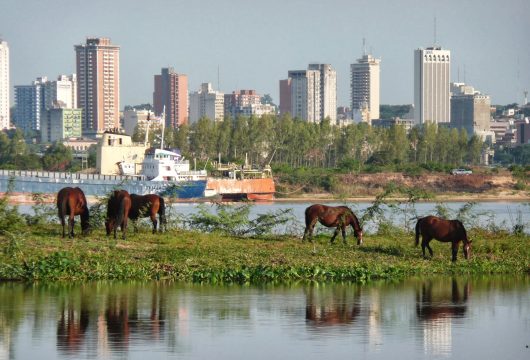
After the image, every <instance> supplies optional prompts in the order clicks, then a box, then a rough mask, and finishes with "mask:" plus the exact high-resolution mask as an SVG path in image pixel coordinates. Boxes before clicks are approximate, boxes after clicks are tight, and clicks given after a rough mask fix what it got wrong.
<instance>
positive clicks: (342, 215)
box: [302, 204, 363, 245]
mask: <svg viewBox="0 0 530 360" xmlns="http://www.w3.org/2000/svg"><path fill="white" fill-rule="evenodd" d="M317 221H319V222H320V223H321V224H322V225H324V226H327V227H335V228H336V229H335V232H334V233H333V237H332V238H331V243H333V241H335V237H336V236H337V234H338V233H339V230H341V231H342V240H343V241H344V243H346V228H347V227H348V225H351V227H352V228H353V234H354V235H355V237H356V238H357V245H361V244H362V243H363V229H362V228H361V226H360V225H359V220H358V219H357V216H355V214H354V213H353V211H351V210H350V208H348V207H347V206H326V205H320V204H315V205H311V206H310V207H308V208H307V209H305V231H304V237H303V238H302V241H304V240H305V239H306V237H308V236H309V241H312V240H311V238H312V236H313V229H314V227H315V225H316V223H317Z"/></svg>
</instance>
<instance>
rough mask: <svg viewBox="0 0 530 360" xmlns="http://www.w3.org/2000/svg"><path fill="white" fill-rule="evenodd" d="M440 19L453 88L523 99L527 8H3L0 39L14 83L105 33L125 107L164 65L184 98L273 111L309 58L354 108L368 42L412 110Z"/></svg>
mask: <svg viewBox="0 0 530 360" xmlns="http://www.w3.org/2000/svg"><path fill="white" fill-rule="evenodd" d="M435 18H436V43H437V45H440V46H442V47H443V48H444V49H449V50H451V56H452V61H451V76H452V81H458V80H460V81H461V82H463V81H464V80H465V82H466V83H468V84H470V85H472V86H474V87H475V88H476V89H477V90H479V91H481V92H482V93H486V94H489V95H490V96H491V98H492V103H493V104H508V103H514V102H517V103H522V102H523V91H524V90H527V89H528V90H530V21H529V18H530V1H528V0H503V1H501V0H443V1H441V0H438V1H435V0H321V1H312V0H305V1H304V0H268V1H263V0H262V1H254V0H196V1H192V0H187V1H181V0H149V1H145V0H144V1H139V0H90V1H86V0H0V38H3V39H4V40H5V41H7V42H8V44H9V48H10V63H11V87H12V86H14V85H25V84H30V83H31V81H33V80H34V79H35V78H36V77H39V76H47V77H48V78H52V79H54V78H56V77H57V76H58V75H59V74H70V73H74V72H75V52H74V45H77V44H82V43H84V42H85V41H86V37H109V38H110V39H111V41H112V43H113V44H116V45H119V46H120V96H121V101H120V102H121V104H120V107H123V106H124V105H135V104H141V103H152V93H153V75H155V74H159V73H160V70H161V68H162V67H169V66H171V67H173V68H174V69H175V70H176V71H177V72H178V73H181V74H186V75H188V82H189V91H190V92H192V91H196V90H198V88H199V86H200V84H201V83H203V82H211V83H212V84H213V86H214V88H216V89H219V90H220V91H222V92H225V93H230V92H232V91H234V90H237V89H255V90H257V92H258V93H259V94H270V95H271V96H272V98H273V100H274V101H275V102H276V103H278V102H279V85H278V81H279V80H281V79H285V78H286V77H287V72H288V71H289V70H301V69H306V68H307V65H308V64H309V63H315V62H318V63H328V64H331V65H332V66H333V67H334V68H335V70H336V71H337V98H338V105H341V106H349V103H350V100H349V98H350V90H349V81H350V64H352V63H353V62H355V61H356V59H358V58H359V57H361V56H362V53H363V38H365V39H366V49H367V51H368V52H371V53H372V54H373V55H374V56H375V57H377V58H381V95H380V96H381V103H382V104H410V103H412V102H413V97H414V96H413V94H414V91H413V80H414V61H413V53H414V49H417V48H421V47H429V46H432V45H433V43H434V41H435V40H434V37H435V31H434V29H435V26H434V24H435V20H434V19H435ZM12 92H13V91H12ZM11 97H13V94H11Z"/></svg>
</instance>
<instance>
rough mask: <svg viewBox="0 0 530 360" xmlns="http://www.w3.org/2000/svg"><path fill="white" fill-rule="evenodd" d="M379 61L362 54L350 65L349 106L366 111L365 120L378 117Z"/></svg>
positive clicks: (369, 120) (354, 109)
mask: <svg viewBox="0 0 530 360" xmlns="http://www.w3.org/2000/svg"><path fill="white" fill-rule="evenodd" d="M380 63H381V59H376V58H374V57H373V56H372V55H366V54H365V55H363V57H362V58H360V59H357V62H356V63H355V64H351V65H350V72H351V78H350V86H351V88H350V91H351V107H352V110H353V111H354V112H355V111H357V112H359V113H361V112H363V111H366V112H367V116H368V119H367V122H368V123H371V120H372V119H379V86H380V80H379V77H380Z"/></svg>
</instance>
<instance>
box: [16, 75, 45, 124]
mask: <svg viewBox="0 0 530 360" xmlns="http://www.w3.org/2000/svg"><path fill="white" fill-rule="evenodd" d="M47 81H48V79H47V78H46V77H40V78H37V80H35V81H33V83H32V84H31V85H16V86H15V114H14V115H15V116H14V123H15V126H16V127H17V128H19V129H22V130H24V131H27V130H40V125H41V117H43V116H44V114H45V111H46V109H45V107H44V86H45V84H46V82H47Z"/></svg>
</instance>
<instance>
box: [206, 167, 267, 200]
mask: <svg viewBox="0 0 530 360" xmlns="http://www.w3.org/2000/svg"><path fill="white" fill-rule="evenodd" d="M214 169H215V170H213V171H211V172H210V176H209V177H208V179H207V181H206V189H205V191H204V195H205V196H206V197H212V196H219V197H220V198H221V200H222V201H241V200H243V201H244V200H248V201H271V200H274V193H275V192H276V188H275V186H274V179H273V178H272V171H271V168H270V166H269V165H266V166H265V167H263V168H261V169H258V168H253V167H252V166H249V165H243V166H238V165H236V164H232V163H228V164H221V163H214Z"/></svg>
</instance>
